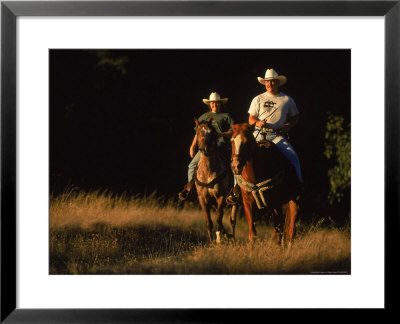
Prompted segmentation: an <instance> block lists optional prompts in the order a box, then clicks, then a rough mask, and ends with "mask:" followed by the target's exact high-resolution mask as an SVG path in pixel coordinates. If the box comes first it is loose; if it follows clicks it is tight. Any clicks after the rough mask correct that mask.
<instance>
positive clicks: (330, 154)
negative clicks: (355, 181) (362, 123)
mask: <svg viewBox="0 0 400 324" xmlns="http://www.w3.org/2000/svg"><path fill="white" fill-rule="evenodd" d="M324 155H325V157H326V158H327V159H328V160H331V161H332V162H333V167H332V168H331V169H329V170H328V177H329V182H330V192H329V195H328V200H329V203H330V204H333V203H334V202H341V201H342V199H343V197H344V195H345V191H346V189H347V188H350V183H351V138H350V123H349V124H348V125H347V126H345V125H344V118H343V117H342V116H335V115H333V114H332V113H330V112H329V113H328V122H327V124H326V133H325V151H324Z"/></svg>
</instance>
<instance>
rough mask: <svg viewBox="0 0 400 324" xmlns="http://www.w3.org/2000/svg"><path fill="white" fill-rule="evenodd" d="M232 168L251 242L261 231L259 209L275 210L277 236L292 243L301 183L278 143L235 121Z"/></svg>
mask: <svg viewBox="0 0 400 324" xmlns="http://www.w3.org/2000/svg"><path fill="white" fill-rule="evenodd" d="M232 129H233V134H232V138H231V142H232V162H231V167H232V171H233V173H234V174H235V177H236V181H237V183H238V185H239V186H240V189H241V193H242V197H243V207H244V212H245V215H246V219H247V222H248V226H249V240H250V242H251V243H253V241H254V237H255V236H256V235H257V232H256V228H255V225H254V215H255V213H256V212H258V210H269V211H271V212H272V215H273V221H274V232H273V237H274V239H275V240H276V242H277V243H279V244H282V246H284V245H288V246H290V245H291V243H292V241H293V237H294V226H295V220H296V216H297V209H298V206H297V200H298V195H299V189H300V184H299V182H298V180H297V176H296V173H295V170H294V168H293V166H292V165H291V164H290V163H289V161H288V160H287V159H286V158H285V157H284V156H283V154H282V153H281V152H280V151H279V149H278V148H277V147H276V146H275V144H273V143H271V142H269V141H264V142H261V143H260V142H259V143H257V142H256V141H255V138H254V136H253V131H254V125H253V126H250V125H249V124H247V123H243V124H236V125H233V127H232Z"/></svg>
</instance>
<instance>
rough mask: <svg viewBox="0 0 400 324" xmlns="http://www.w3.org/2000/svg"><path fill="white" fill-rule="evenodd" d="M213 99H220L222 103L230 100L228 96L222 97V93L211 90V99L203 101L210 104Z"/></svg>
mask: <svg viewBox="0 0 400 324" xmlns="http://www.w3.org/2000/svg"><path fill="white" fill-rule="evenodd" d="M211 101H220V102H221V103H223V104H224V103H226V102H227V101H228V98H223V99H221V97H220V95H219V94H218V93H217V92H211V94H210V98H209V99H203V102H204V103H205V104H206V105H209V104H210V102H211Z"/></svg>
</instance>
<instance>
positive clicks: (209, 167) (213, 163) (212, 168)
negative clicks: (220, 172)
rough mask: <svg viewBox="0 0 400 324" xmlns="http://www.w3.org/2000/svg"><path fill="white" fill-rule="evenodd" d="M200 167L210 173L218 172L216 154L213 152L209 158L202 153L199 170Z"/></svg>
mask: <svg viewBox="0 0 400 324" xmlns="http://www.w3.org/2000/svg"><path fill="white" fill-rule="evenodd" d="M200 166H202V167H203V168H204V169H205V170H206V171H208V172H209V173H214V172H217V168H218V163H217V156H216V153H215V152H213V153H212V154H210V155H208V156H207V155H205V154H204V153H200V161H199V168H200Z"/></svg>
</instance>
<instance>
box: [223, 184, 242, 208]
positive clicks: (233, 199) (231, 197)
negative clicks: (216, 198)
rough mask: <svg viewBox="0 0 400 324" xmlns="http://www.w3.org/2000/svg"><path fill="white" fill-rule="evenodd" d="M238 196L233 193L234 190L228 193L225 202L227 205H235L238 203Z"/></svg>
mask: <svg viewBox="0 0 400 324" xmlns="http://www.w3.org/2000/svg"><path fill="white" fill-rule="evenodd" d="M239 198H240V194H239V193H235V188H232V190H231V191H230V192H229V194H228V196H227V197H226V199H225V201H226V203H227V204H228V205H237V204H238V203H239Z"/></svg>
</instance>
